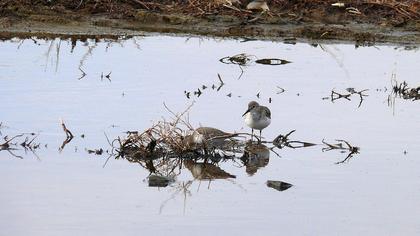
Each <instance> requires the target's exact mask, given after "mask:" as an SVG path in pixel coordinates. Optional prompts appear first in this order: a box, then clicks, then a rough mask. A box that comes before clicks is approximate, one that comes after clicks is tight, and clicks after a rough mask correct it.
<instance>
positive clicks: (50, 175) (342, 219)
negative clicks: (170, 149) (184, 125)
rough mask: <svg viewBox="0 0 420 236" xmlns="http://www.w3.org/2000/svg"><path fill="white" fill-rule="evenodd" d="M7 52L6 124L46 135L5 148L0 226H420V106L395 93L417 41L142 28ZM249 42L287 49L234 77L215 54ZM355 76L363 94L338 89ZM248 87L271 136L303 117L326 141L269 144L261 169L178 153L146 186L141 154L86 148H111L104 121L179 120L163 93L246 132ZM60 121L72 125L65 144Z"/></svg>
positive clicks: (198, 118)
mask: <svg viewBox="0 0 420 236" xmlns="http://www.w3.org/2000/svg"><path fill="white" fill-rule="evenodd" d="M0 53H1V57H0V71H1V73H0V122H2V123H1V124H2V125H1V126H0V132H1V137H2V138H4V137H5V136H6V135H8V136H9V137H12V136H14V135H17V134H20V133H28V132H34V133H36V134H38V135H39V136H38V137H37V138H36V142H38V143H40V148H39V149H37V150H36V153H35V154H36V155H35V154H34V153H32V152H30V151H27V152H24V151H23V150H21V149H22V148H19V147H16V148H18V149H19V150H14V151H13V153H14V154H16V155H18V156H21V157H23V159H20V158H16V157H14V156H12V155H11V154H10V153H9V152H7V151H0V178H1V181H0V183H1V184H0V209H1V211H0V235H119V234H122V235H143V234H154V235H168V234H172V235H197V234H200V235H239V234H241V235H256V234H258V235H280V234H285V235H355V234H363V235H419V234H420V223H419V222H420V205H419V204H418V202H419V201H418V200H419V196H420V172H419V171H418V170H419V169H420V146H419V140H420V132H419V131H420V119H419V114H420V106H419V105H420V104H419V101H410V100H404V99H401V98H398V97H397V98H395V97H394V96H391V97H390V95H391V88H392V84H393V83H394V82H395V81H394V82H393V78H394V80H395V79H396V80H397V81H398V82H403V81H406V82H407V83H408V85H411V86H412V87H417V86H419V85H420V84H419V83H420V80H419V78H420V77H419V74H420V69H419V68H420V51H419V50H416V49H412V50H405V49H404V48H403V47H395V46H389V45H382V46H375V47H359V48H355V47H354V45H347V44H313V45H311V44H306V43H297V44H295V45H292V44H283V43H279V42H270V41H247V42H242V41H240V40H233V39H206V38H204V39H203V38H196V37H188V38H187V37H174V36H146V37H135V38H130V39H122V40H118V41H106V40H103V41H101V42H95V41H92V40H88V41H86V42H81V41H78V42H76V44H74V43H73V45H72V43H71V41H70V40H60V39H55V40H40V39H34V40H31V39H27V40H20V39H13V40H8V41H3V42H0ZM240 53H246V54H248V55H253V56H255V57H253V58H255V59H256V58H259V59H261V58H280V59H285V60H288V61H291V62H292V63H289V64H285V65H279V66H271V65H261V64H256V63H250V64H249V65H247V66H244V67H242V70H243V74H242V76H240V75H241V68H240V67H239V66H238V65H227V64H223V63H221V62H220V61H219V59H220V58H223V57H226V56H233V55H236V54H240ZM79 68H80V69H79ZM83 72H84V73H85V74H86V75H85V76H84V77H83V78H80V77H82V75H83ZM108 74H109V80H108V78H106V75H108ZM218 74H219V75H220V76H221V78H222V80H223V82H224V85H223V86H222V87H221V88H220V90H219V91H217V87H219V85H220V81H219V79H218ZM101 75H102V76H101ZM101 77H102V78H101ZM239 77H240V78H239ZM238 78H239V79H238ZM203 85H204V86H205V87H207V88H205V89H203ZM213 85H214V87H215V89H212V86H213ZM198 88H200V91H201V92H202V94H201V95H200V96H199V97H198V96H197V95H196V94H194V91H198ZM347 88H354V89H355V90H356V91H360V90H365V89H368V90H367V91H365V92H364V94H366V95H368V96H366V97H363V98H364V99H363V102H362V103H361V105H360V107H359V102H360V98H359V96H358V95H352V96H351V97H350V99H351V100H350V101H348V100H346V99H338V100H335V101H334V102H332V101H331V99H330V95H331V91H332V90H334V91H336V92H339V93H343V94H345V93H347V92H346V89H347ZM283 90H284V91H283ZM185 92H190V99H188V98H187V97H186V95H185ZM257 94H258V95H259V96H258V97H257ZM228 95H229V96H228ZM270 98H271V103H269V99H270ZM251 100H256V101H258V102H259V103H261V104H263V105H266V106H268V107H269V108H270V109H271V113H272V123H271V125H270V126H269V127H268V128H267V129H265V130H264V131H263V136H264V137H265V138H266V139H267V140H273V139H274V138H275V137H276V136H277V135H279V134H286V133H288V132H289V131H291V130H296V132H295V133H293V134H292V135H291V138H292V139H295V140H300V141H307V142H312V143H316V144H320V145H317V146H312V147H308V148H301V149H290V148H284V149H281V150H280V149H274V150H275V151H276V152H277V153H278V155H279V156H277V155H276V154H275V153H273V152H270V158H269V162H268V163H265V164H263V165H261V168H256V169H254V170H253V171H249V169H247V168H246V167H244V166H243V165H241V162H240V160H234V161H225V162H221V163H219V164H217V166H218V167H219V168H220V169H222V170H223V171H225V172H226V173H229V174H230V175H234V176H236V178H227V179H213V180H211V181H209V180H205V179H199V178H197V177H196V176H194V175H193V174H192V172H191V171H190V170H189V169H188V168H186V167H185V166H182V167H181V169H180V171H179V173H178V175H177V177H176V181H175V182H174V183H172V184H171V185H170V186H168V187H166V188H152V187H148V183H147V177H148V176H149V171H148V170H147V169H144V168H143V167H142V166H140V165H138V164H136V163H130V162H128V161H126V160H121V159H118V160H115V159H113V158H111V159H110V160H109V161H108V163H107V165H106V166H105V168H103V165H104V163H105V161H106V159H107V157H108V155H106V154H104V155H94V154H88V153H87V151H86V149H99V148H103V149H105V150H106V149H109V145H108V142H107V140H106V137H105V135H104V133H106V134H107V136H108V137H110V138H115V137H117V136H124V135H125V133H124V132H126V131H134V130H139V131H143V130H145V129H147V128H149V127H150V126H151V125H153V124H154V123H156V122H157V121H159V120H162V119H168V118H170V116H171V114H170V113H169V112H168V111H167V110H166V109H165V107H164V105H163V103H165V104H166V105H167V106H168V107H169V108H170V109H171V110H173V111H176V112H182V111H183V110H185V109H186V108H187V107H188V106H189V105H190V104H192V103H193V102H194V105H193V106H192V108H191V109H190V112H189V120H190V122H191V124H192V125H193V126H194V127H199V126H201V125H202V126H211V127H217V128H219V129H222V130H224V131H228V132H249V128H248V127H246V126H245V124H244V122H243V120H242V117H241V115H242V114H243V112H244V111H245V110H246V108H247V104H248V102H249V101H251ZM60 119H63V120H64V121H65V123H66V125H67V127H68V128H69V129H70V130H71V131H72V132H73V134H74V135H75V138H74V139H73V140H72V141H71V142H70V143H69V144H67V145H66V147H65V148H64V149H63V150H62V151H59V150H58V149H59V147H60V146H61V144H62V142H63V141H64V140H65V134H64V132H63V130H62V128H61V126H60ZM82 134H83V135H84V138H82V137H81V135H82ZM337 139H344V140H347V141H348V142H349V143H351V144H352V145H353V146H357V147H360V153H358V154H355V155H354V156H353V157H352V158H351V159H349V160H348V161H346V162H344V163H342V164H335V163H337V162H339V161H341V160H343V159H344V158H345V157H346V156H347V154H348V153H346V152H340V151H339V150H332V151H323V147H325V146H322V145H321V144H322V140H325V141H327V142H329V143H335V142H336V141H335V140H337ZM264 165H265V166H264ZM247 170H248V171H247ZM267 180H280V181H285V182H288V183H291V184H293V187H291V188H289V189H287V190H286V191H282V192H280V191H276V190H275V189H273V188H268V187H267V186H266V181H267Z"/></svg>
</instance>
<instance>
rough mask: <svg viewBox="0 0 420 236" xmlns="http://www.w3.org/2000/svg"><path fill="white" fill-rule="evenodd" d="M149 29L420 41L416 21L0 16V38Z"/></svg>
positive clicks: (288, 38) (359, 41) (141, 14)
mask: <svg viewBox="0 0 420 236" xmlns="http://www.w3.org/2000/svg"><path fill="white" fill-rule="evenodd" d="M150 33H175V34H184V35H199V36H216V37H235V38H246V39H249V40H251V39H261V40H273V41H285V42H289V43H295V42H314V41H316V42H322V41H339V42H347V43H354V44H355V45H356V46H370V45H374V44H399V45H418V44H420V23H419V22H418V21H413V22H409V23H408V24H403V25H401V26H398V27H396V26H391V25H389V24H382V25H378V24H377V23H368V22H361V23H355V22H351V21H340V23H325V22H324V23H322V22H315V21H296V20H290V19H287V18H285V19H283V18H282V17H278V16H274V17H273V16H271V17H268V16H265V17H262V18H261V20H260V19H258V20H256V21H255V22H249V21H244V20H243V19H241V18H238V17H233V16H229V15H213V16H207V17H195V16H190V15H186V14H182V13H174V14H165V13H154V12H149V11H138V12H137V15H136V17H135V18H133V19H128V18H118V19H116V18H112V17H110V16H109V15H107V14H97V15H80V14H76V15H72V16H69V15H68V14H59V13H51V12H49V13H48V14H29V15H26V16H25V17H15V16H5V17H0V39H3V40H5V39H9V38H13V37H19V38H28V37H38V38H55V37H62V38H81V39H83V38H118V37H124V36H139V35H145V34H150Z"/></svg>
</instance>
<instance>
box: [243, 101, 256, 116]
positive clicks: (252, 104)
mask: <svg viewBox="0 0 420 236" xmlns="http://www.w3.org/2000/svg"><path fill="white" fill-rule="evenodd" d="M259 105H260V104H258V102H256V101H252V102H249V103H248V109H247V110H246V111H245V113H244V114H243V115H242V116H244V115H246V113H248V112H250V111H252V109H254V108H256V107H258V106H259Z"/></svg>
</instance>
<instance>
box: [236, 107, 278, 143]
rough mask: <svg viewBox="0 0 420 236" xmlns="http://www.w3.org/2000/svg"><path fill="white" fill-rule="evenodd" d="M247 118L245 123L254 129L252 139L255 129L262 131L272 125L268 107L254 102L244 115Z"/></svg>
mask: <svg viewBox="0 0 420 236" xmlns="http://www.w3.org/2000/svg"><path fill="white" fill-rule="evenodd" d="M242 116H245V123H246V125H248V126H249V127H250V128H251V129H252V136H251V140H252V137H253V136H254V129H257V130H259V131H260V141H261V131H262V130H263V129H264V128H266V127H267V126H269V125H270V123H271V112H270V109H268V107H265V106H260V104H258V102H256V101H252V102H250V103H248V110H246V112H245V113H244V114H243V115H242Z"/></svg>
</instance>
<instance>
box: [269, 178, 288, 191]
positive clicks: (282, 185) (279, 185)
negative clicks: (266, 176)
mask: <svg viewBox="0 0 420 236" xmlns="http://www.w3.org/2000/svg"><path fill="white" fill-rule="evenodd" d="M292 186H293V184H289V183H286V182H283V181H277V180H267V187H269V188H274V189H276V190H278V191H284V190H287V189H289V188H291V187H292Z"/></svg>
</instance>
